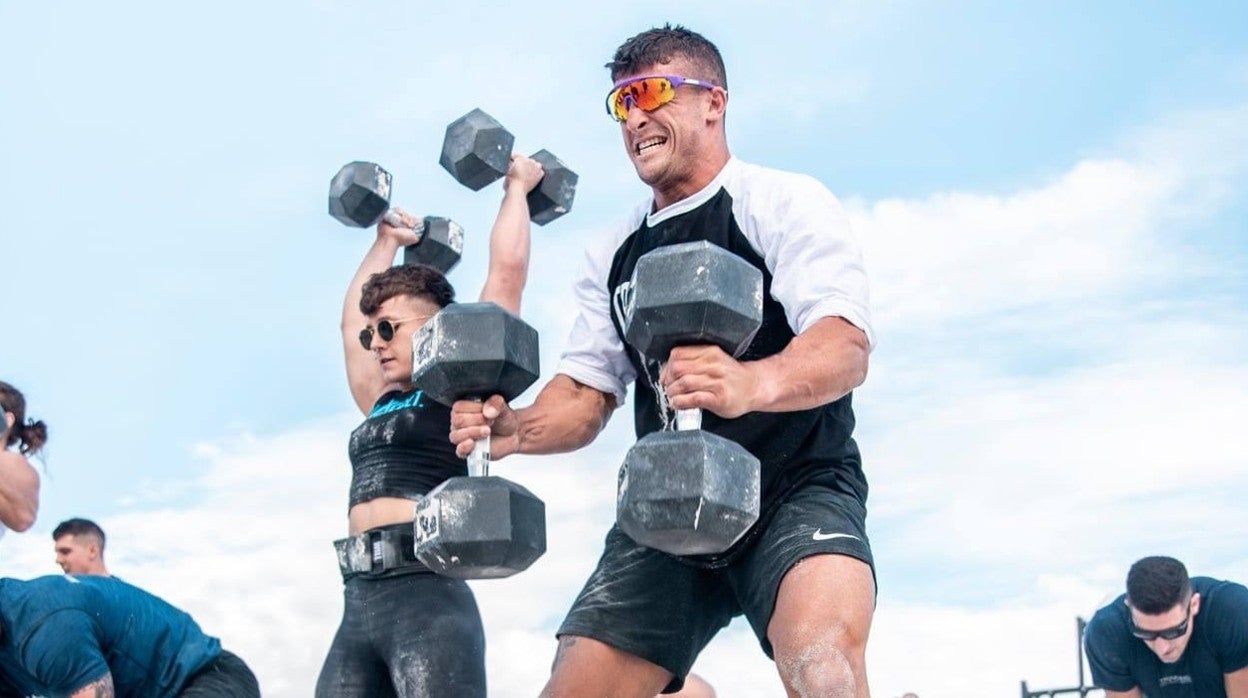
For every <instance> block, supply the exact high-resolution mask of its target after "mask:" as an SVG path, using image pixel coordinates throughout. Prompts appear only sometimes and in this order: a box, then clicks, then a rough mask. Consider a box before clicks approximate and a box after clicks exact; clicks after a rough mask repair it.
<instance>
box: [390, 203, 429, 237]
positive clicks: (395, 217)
mask: <svg viewBox="0 0 1248 698" xmlns="http://www.w3.org/2000/svg"><path fill="white" fill-rule="evenodd" d="M381 219H382V220H383V221H385V222H387V223H389V224H390V225H392V226H394V227H396V228H406V227H407V224H406V223H404V222H403V217H402V216H400V215H399V214H398V212H397V211H395V210H394V209H392V208H391V209H386V214H385V215H384V216H382V217H381ZM412 230H415V231H416V233H417V234H418V235H419V234H420V233H423V232H424V231H425V219H423V218H420V219H418V220H417V221H416V225H414V226H412Z"/></svg>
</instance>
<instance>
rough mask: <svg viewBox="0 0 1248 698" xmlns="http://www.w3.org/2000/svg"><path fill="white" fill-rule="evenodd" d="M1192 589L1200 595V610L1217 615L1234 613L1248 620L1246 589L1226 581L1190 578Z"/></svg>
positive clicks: (1209, 578) (1238, 584) (1247, 595)
mask: <svg viewBox="0 0 1248 698" xmlns="http://www.w3.org/2000/svg"><path fill="white" fill-rule="evenodd" d="M1192 589H1193V591H1196V592H1197V593H1199V594H1200V602H1201V608H1202V609H1203V610H1205V611H1212V612H1217V613H1223V612H1234V613H1235V614H1236V615H1238V616H1239V617H1242V618H1244V619H1248V614H1244V613H1243V612H1244V611H1248V587H1245V586H1244V585H1243V584H1240V583H1239V582H1233V581H1230V580H1228V579H1214V578H1213V577H1192Z"/></svg>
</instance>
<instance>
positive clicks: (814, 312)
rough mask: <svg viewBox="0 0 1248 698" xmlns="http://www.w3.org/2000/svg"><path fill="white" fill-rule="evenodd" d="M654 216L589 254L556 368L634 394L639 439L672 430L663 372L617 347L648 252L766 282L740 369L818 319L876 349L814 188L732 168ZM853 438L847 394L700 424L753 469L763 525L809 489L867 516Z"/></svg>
mask: <svg viewBox="0 0 1248 698" xmlns="http://www.w3.org/2000/svg"><path fill="white" fill-rule="evenodd" d="M651 208H652V201H646V202H645V203H644V204H642V205H641V206H639V207H637V208H636V209H635V210H634V211H633V212H632V213H631V214H630V215H629V216H628V218H627V219H625V220H624V221H622V222H621V223H620V224H619V225H618V226H617V227H616V228H614V230H612V231H611V232H610V233H609V234H608V235H605V236H604V237H602V238H600V239H599V240H597V241H596V242H595V243H594V244H593V245H592V246H591V247H590V249H589V250H588V251H587V253H586V256H585V261H584V267H583V269H582V270H581V273H580V275H579V276H578V280H577V281H576V283H575V286H574V291H575V296H576V301H577V304H578V306H579V316H578V317H577V319H576V321H575V323H574V325H573V328H572V332H571V336H570V338H569V341H568V343H567V348H566V350H565V351H564V353H563V356H562V358H561V361H560V363H559V367H558V369H557V370H558V372H559V373H563V374H565V375H567V376H569V377H571V378H573V379H575V380H576V381H578V382H580V383H582V384H585V385H588V386H590V387H592V388H595V389H597V390H600V391H602V392H604V393H608V394H611V395H614V396H615V399H616V404H617V405H622V404H624V399H625V397H626V396H627V392H628V387H627V386H628V384H629V383H635V385H636V395H635V399H634V419H635V423H636V424H635V426H636V432H637V436H638V438H640V437H642V436H644V435H646V434H648V433H650V432H653V431H656V430H660V429H671V428H674V415H673V413H672V412H671V410H670V409H669V408H668V407H667V404H666V400H665V397H664V394H663V391H662V389H661V388H660V386H659V385H658V379H659V369H660V364H659V363H658V362H657V361H655V360H651V359H647V358H645V357H643V356H642V355H641V354H640V353H639V352H637V351H636V350H635V349H633V348H632V347H630V346H628V345H627V344H626V343H625V341H624V330H623V326H624V325H623V323H624V317H623V311H624V308H626V307H627V301H628V299H629V297H630V294H631V284H630V280H631V278H632V274H633V267H634V266H635V265H636V263H637V259H638V258H639V257H641V256H642V255H643V254H645V253H647V252H649V251H651V250H653V249H655V248H658V247H663V246H665V245H674V244H679V243H684V242H693V241H697V240H708V241H710V242H711V243H713V244H715V245H718V246H720V247H723V248H725V249H727V250H728V251H730V252H732V253H734V254H736V255H737V256H739V257H741V258H742V259H744V260H746V261H747V262H749V263H750V264H752V265H754V266H755V267H757V268H758V269H759V270H760V271H762V274H763V324H762V327H761V328H760V329H759V331H758V333H757V334H756V335H755V337H754V340H753V341H752V342H751V343H750V345H749V347H748V348H747V349H746V351H745V352H744V353H743V354H741V356H740V357H738V358H739V360H741V361H751V360H757V359H761V358H764V357H767V356H770V355H772V354H776V353H778V352H780V351H781V350H783V349H784V348H785V347H786V346H787V345H788V344H789V341H790V340H792V339H793V337H794V336H796V335H798V334H801V333H802V332H803V331H804V330H806V329H807V328H809V327H810V326H811V325H813V324H815V323H816V322H817V321H819V320H820V319H822V318H825V317H841V318H844V319H845V320H847V321H849V322H850V323H852V324H853V325H855V326H856V327H858V328H860V329H861V330H862V331H863V332H864V333H866V335H867V339H868V341H869V342H870V343H871V345H872V346H874V344H875V336H874V333H873V332H872V329H871V322H870V312H869V308H868V286H867V277H866V272H865V270H864V268H863V263H862V254H861V252H860V250H859V247H858V243H857V241H856V240H855V238H854V236H853V234H852V232H851V231H850V228H849V221H848V219H847V217H846V215H845V212H844V210H843V209H842V207H841V204H840V202H839V201H837V199H836V197H834V196H833V195H832V193H831V192H830V191H828V189H827V188H826V187H825V186H824V185H823V184H822V183H820V182H819V181H818V180H816V179H814V178H813V177H809V176H805V175H799V174H794V173H789V172H782V171H779V170H774V169H770V168H765V167H760V166H758V165H752V164H748V163H745V162H742V161H740V160H737V159H735V158H733V159H730V160H729V162H728V164H727V165H725V166H724V169H723V170H722V171H721V172H720V173H719V175H718V176H716V178H715V179H714V181H712V182H711V183H710V184H708V185H707V186H706V187H705V188H704V189H703V190H702V191H700V192H698V193H697V194H695V195H693V196H691V197H689V198H687V199H684V200H682V201H679V202H677V203H675V204H672V205H671V206H669V207H667V208H665V209H663V210H661V211H654V212H651V211H650V209H651ZM853 427H854V413H853V408H852V406H851V396H850V395H846V396H845V397H843V398H841V399H840V400H837V401H835V402H832V403H829V404H826V405H823V406H820V407H817V408H814V409H810V410H803V411H798V412H782V413H764V412H751V413H748V414H745V415H743V416H741V417H739V418H737V419H731V420H725V419H722V418H720V417H718V416H716V415H714V414H712V413H711V412H709V411H704V414H703V421H702V428H703V429H706V430H708V431H711V432H714V433H716V434H719V435H721V436H723V437H725V438H728V439H732V440H733V441H735V442H737V443H738V444H741V445H742V446H744V447H745V448H746V450H748V451H749V452H750V453H752V454H754V456H755V457H757V458H758V459H759V460H760V461H761V463H762V500H763V501H762V507H763V512H764V514H763V518H765V517H766V514H767V512H768V511H770V510H771V509H772V508H773V507H774V505H775V504H776V503H778V502H779V501H782V500H783V499H784V497H785V495H786V494H787V493H788V492H790V491H792V490H793V489H794V488H796V487H799V486H801V485H802V484H805V483H807V482H810V481H812V480H813V479H815V478H818V479H819V481H820V482H823V483H825V484H827V485H828V486H831V487H834V488H836V489H838V490H840V491H842V492H845V493H846V494H849V495H851V496H854V497H855V498H857V499H858V501H859V502H862V503H863V504H864V505H865V502H866V497H867V482H866V478H865V477H864V475H863V472H862V464H861V458H860V456H859V453H858V446H857V444H855V443H854V440H853V438H852V433H853ZM748 538H749V536H747V537H746V538H745V539H743V541H744V540H746V539H748ZM740 545H741V544H740V543H738V546H740ZM730 553H731V551H730Z"/></svg>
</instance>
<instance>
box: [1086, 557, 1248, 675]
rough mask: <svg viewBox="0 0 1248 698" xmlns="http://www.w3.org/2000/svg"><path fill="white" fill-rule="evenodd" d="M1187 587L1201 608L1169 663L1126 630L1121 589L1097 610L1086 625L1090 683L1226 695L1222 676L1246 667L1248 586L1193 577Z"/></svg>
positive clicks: (1127, 622) (1127, 614)
mask: <svg viewBox="0 0 1248 698" xmlns="http://www.w3.org/2000/svg"><path fill="white" fill-rule="evenodd" d="M1192 591H1194V592H1196V593H1199V594H1200V610H1199V612H1197V614H1196V617H1195V618H1193V619H1192V623H1193V624H1194V627H1193V628H1192V636H1191V639H1190V640H1188V643H1187V649H1185V650H1184V651H1183V656H1182V657H1180V658H1179V661H1177V662H1175V663H1174V664H1165V663H1163V662H1162V661H1161V660H1160V659H1159V658H1158V657H1157V655H1156V654H1154V653H1153V651H1152V650H1151V649H1149V648H1148V645H1145V644H1144V641H1143V640H1140V639H1139V638H1136V637H1135V636H1133V635H1132V634H1131V609H1129V608H1127V603H1126V599H1127V595H1126V594H1123V595H1121V596H1119V597H1118V598H1116V599H1114V602H1113V603H1111V604H1109V605H1108V606H1105V607H1104V608H1102V609H1100V610H1099V611H1097V612H1096V615H1095V616H1093V617H1092V622H1090V623H1088V627H1087V630H1086V638H1087V646H1088V665H1089V666H1090V667H1091V668H1092V682H1093V683H1094V684H1096V685H1097V686H1099V687H1101V688H1105V689H1109V690H1111V691H1119V692H1125V691H1129V690H1131V689H1132V688H1135V687H1136V686H1139V687H1140V690H1141V691H1142V692H1143V693H1144V694H1145V695H1146V696H1148V697H1149V698H1226V683H1225V679H1224V678H1223V675H1224V674H1229V673H1231V672H1233V671H1238V670H1240V669H1243V668H1244V667H1245V666H1248V588H1244V587H1243V586H1242V585H1240V584H1236V583H1234V582H1225V581H1221V580H1218V579H1213V578H1211V577H1192Z"/></svg>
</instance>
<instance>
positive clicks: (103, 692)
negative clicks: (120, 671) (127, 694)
mask: <svg viewBox="0 0 1248 698" xmlns="http://www.w3.org/2000/svg"><path fill="white" fill-rule="evenodd" d="M116 695H117V694H116V692H115V691H114V690H113V675H112V674H105V675H104V678H102V679H100V680H98V681H92V682H91V683H89V684H87V685H86V686H83V687H82V688H80V689H78V690H77V691H74V692H73V693H71V694H69V698H114V697H115V696H116Z"/></svg>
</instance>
